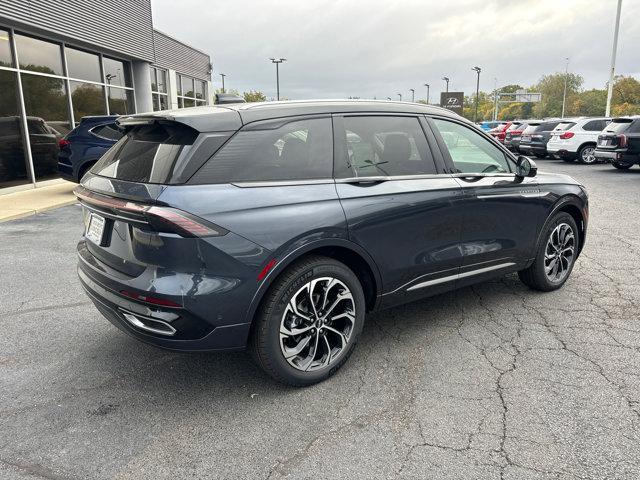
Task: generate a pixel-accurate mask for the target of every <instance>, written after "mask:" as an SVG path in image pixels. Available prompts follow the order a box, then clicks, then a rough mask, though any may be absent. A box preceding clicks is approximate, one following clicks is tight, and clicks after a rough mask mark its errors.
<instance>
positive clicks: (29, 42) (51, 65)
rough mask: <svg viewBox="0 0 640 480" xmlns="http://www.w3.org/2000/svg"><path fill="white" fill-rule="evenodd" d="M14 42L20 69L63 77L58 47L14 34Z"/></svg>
mask: <svg viewBox="0 0 640 480" xmlns="http://www.w3.org/2000/svg"><path fill="white" fill-rule="evenodd" d="M15 40H16V49H17V51H18V62H19V64H20V68H21V69H23V70H31V71H33V72H40V73H48V74H50V75H64V72H63V70H62V49H61V47H60V45H58V44H57V43H51V42H45V41H44V40H38V39H36V38H32V37H27V36H26V35H19V34H15Z"/></svg>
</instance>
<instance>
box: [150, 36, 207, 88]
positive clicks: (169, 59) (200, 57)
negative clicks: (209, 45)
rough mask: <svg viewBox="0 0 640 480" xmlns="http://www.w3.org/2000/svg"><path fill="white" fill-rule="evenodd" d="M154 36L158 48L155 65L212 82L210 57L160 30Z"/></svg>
mask: <svg viewBox="0 0 640 480" xmlns="http://www.w3.org/2000/svg"><path fill="white" fill-rule="evenodd" d="M153 35H154V43H155V48H156V61H155V65H157V66H159V67H163V68H170V69H172V70H175V71H176V72H178V73H183V74H185V75H191V76H193V77H196V78H199V79H201V80H211V72H210V64H211V58H210V57H209V55H207V54H206V53H204V52H200V51H199V50H196V49H194V48H193V47H190V46H189V45H185V44H184V43H181V42H179V41H178V40H175V39H173V38H171V37H170V36H168V35H167V34H165V33H162V32H160V31H158V30H154V32H153Z"/></svg>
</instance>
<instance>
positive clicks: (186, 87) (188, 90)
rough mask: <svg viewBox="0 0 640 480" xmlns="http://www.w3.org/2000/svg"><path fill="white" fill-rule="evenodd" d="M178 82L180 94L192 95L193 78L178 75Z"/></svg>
mask: <svg viewBox="0 0 640 480" xmlns="http://www.w3.org/2000/svg"><path fill="white" fill-rule="evenodd" d="M180 84H181V85H182V95H184V96H185V97H193V78H191V77H185V76H184V75H180Z"/></svg>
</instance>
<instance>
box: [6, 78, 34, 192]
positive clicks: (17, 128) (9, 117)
mask: <svg viewBox="0 0 640 480" xmlns="http://www.w3.org/2000/svg"><path fill="white" fill-rule="evenodd" d="M17 82H18V79H17V74H16V73H15V72H9V71H7V70H0V188H2V187H11V186H15V185H22V184H25V183H29V182H30V181H31V179H30V174H29V173H28V172H29V168H28V167H27V163H28V162H27V156H26V154H25V150H24V142H23V137H22V127H21V125H20V109H19V107H18V87H17Z"/></svg>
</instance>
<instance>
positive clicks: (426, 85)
mask: <svg viewBox="0 0 640 480" xmlns="http://www.w3.org/2000/svg"><path fill="white" fill-rule="evenodd" d="M424 86H425V87H427V105H429V84H428V83H425V84H424Z"/></svg>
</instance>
